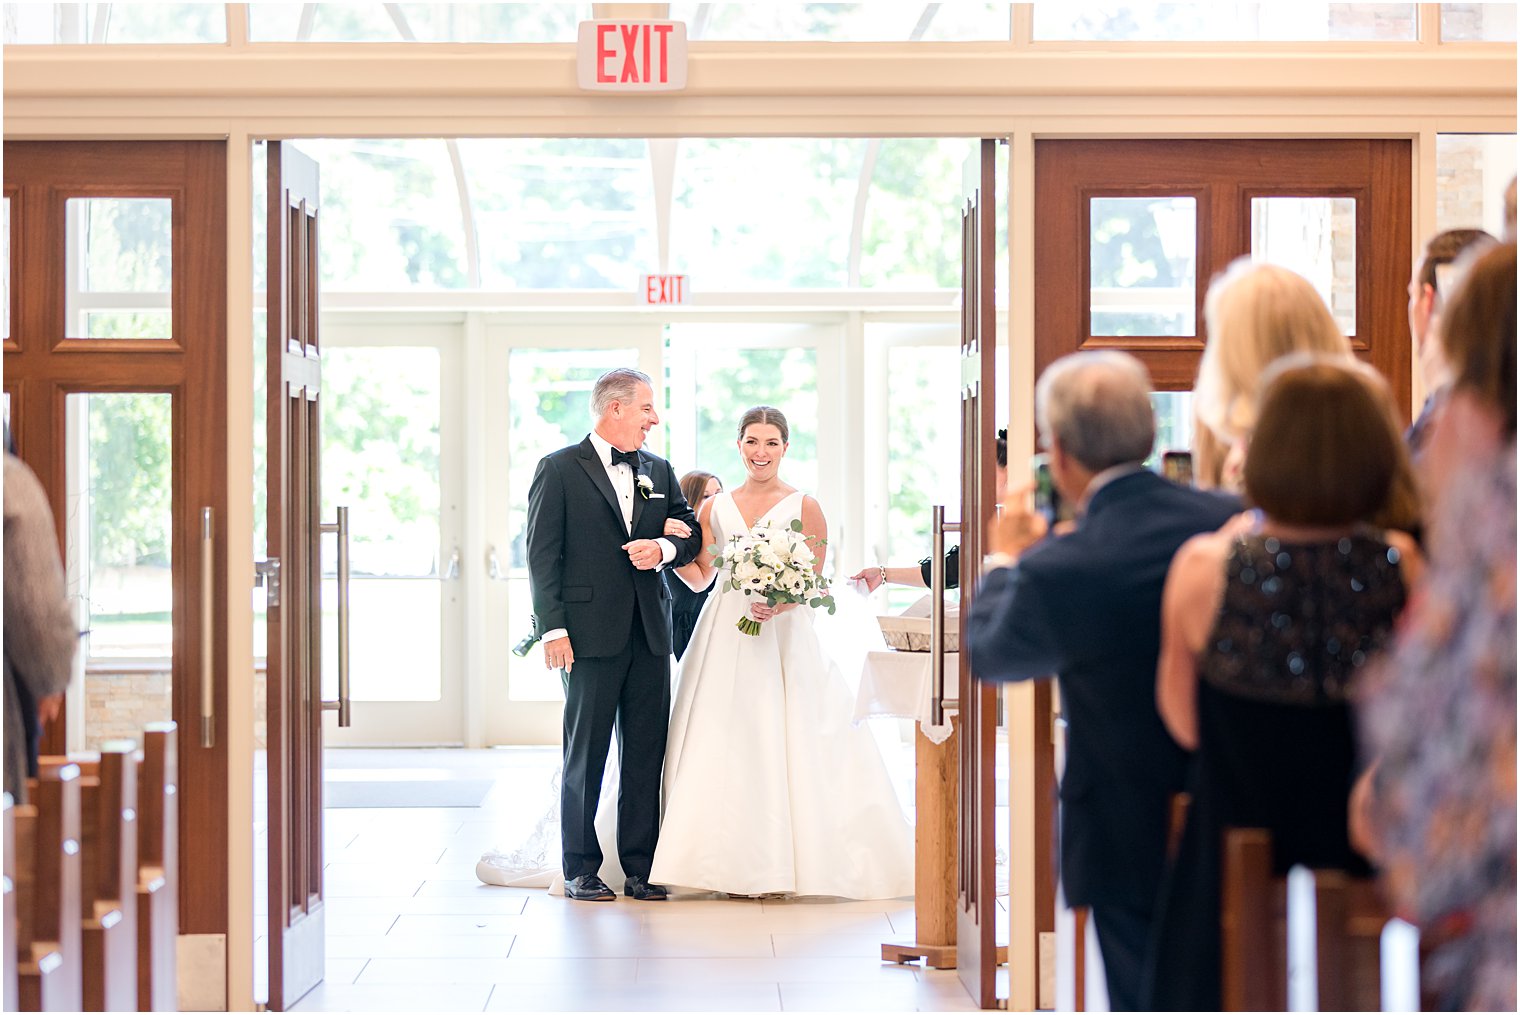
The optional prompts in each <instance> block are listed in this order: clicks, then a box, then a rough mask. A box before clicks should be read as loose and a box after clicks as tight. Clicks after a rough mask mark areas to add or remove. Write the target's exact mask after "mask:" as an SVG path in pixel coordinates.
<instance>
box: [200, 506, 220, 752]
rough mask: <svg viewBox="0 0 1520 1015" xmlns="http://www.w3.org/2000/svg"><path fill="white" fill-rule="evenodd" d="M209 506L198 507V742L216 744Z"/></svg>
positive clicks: (212, 529) (213, 551)
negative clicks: (199, 559)
mask: <svg viewBox="0 0 1520 1015" xmlns="http://www.w3.org/2000/svg"><path fill="white" fill-rule="evenodd" d="M214 518H215V515H214V512H213V509H212V508H208V507H203V508H201V746H202V747H215V746H216V674H215V650H214V645H215V639H216V614H215V610H216V589H215V587H214V586H213V584H212V583H213V582H214V581H215V580H216V528H215V525H214V524H213V520H214Z"/></svg>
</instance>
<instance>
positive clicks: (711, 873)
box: [650, 406, 913, 899]
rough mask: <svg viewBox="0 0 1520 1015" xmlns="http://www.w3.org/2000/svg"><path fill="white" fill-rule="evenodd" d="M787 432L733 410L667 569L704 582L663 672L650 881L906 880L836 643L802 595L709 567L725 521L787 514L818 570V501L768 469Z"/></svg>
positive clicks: (737, 529) (881, 771)
mask: <svg viewBox="0 0 1520 1015" xmlns="http://www.w3.org/2000/svg"><path fill="white" fill-rule="evenodd" d="M789 437H790V433H789V429H788V427H787V422H786V418H785V417H784V416H783V415H782V414H781V412H780V411H779V410H777V409H774V408H771V407H770V406H757V407H755V408H753V409H750V410H749V411H748V412H746V413H745V414H744V416H743V418H742V419H741V420H740V422H739V454H740V457H741V459H742V460H743V464H744V470H745V473H746V479H745V482H744V483H743V484H742V485H741V486H739V487H738V488H736V489H734V490H732V491H725V492H723V493H720V494H718V495H717V496H716V497H713V498H711V499H709V500H708V501H707V502H706V504H704V505H703V508H702V510H701V512H700V514H699V516H698V517H699V520H700V522H701V525H702V545H703V547H704V548H705V549H704V551H703V553H702V554H701V556H699V557H698V558H697V559H696V560H695V561H693V562H692V563H691V564H688V565H687V566H686V567H684V568H682V569H680V570H679V571H678V572H677V574H679V575H680V577H681V579H682V580H683V581H685V582H686V583H687V584H688V585H689V586H691V587H693V588H695V589H702V588H706V587H707V586H708V585H709V584H711V583H712V582H713V580H714V579H715V578H717V581H718V589H717V591H716V593H715V594H713V595H712V596H710V597H709V598H708V600H707V604H706V606H705V607H704V608H703V610H702V614H701V616H700V617H699V618H698V620H697V626H696V629H695V630H694V631H693V632H692V637H691V642H690V644H689V646H688V647H687V650H686V655H685V656H684V657H683V658H682V660H681V668H680V672H679V674H678V676H677V678H676V681H677V682H676V691H675V699H674V705H673V708H672V714H671V717H670V733H669V740H668V741H667V746H666V751H665V816H664V819H663V821H662V822H661V825H660V839H659V844H658V846H657V847H656V849H655V855H654V868H653V870H652V871H651V873H650V881H651V882H653V883H655V884H663V885H672V886H677V887H681V888H695V889H702V890H707V891H720V892H727V893H729V894H732V895H762V894H784V895H829V896H840V897H844V898H852V899H881V898H896V897H900V896H907V895H912V894H913V847H912V838H911V831H910V828H909V825H908V822H907V820H906V818H905V817H904V815H903V812H902V808H901V806H900V805H899V803H898V800H897V795H896V793H895V791H894V789H893V786H892V781H891V777H890V776H889V775H888V773H887V769H886V765H885V763H884V762H883V761H882V757H881V754H880V751H879V750H878V748H877V746H876V741H875V739H874V738H873V736H872V735H871V732H870V730H869V729H868V728H867V727H865V726H856V725H854V724H853V723H852V721H851V720H852V715H853V711H854V707H853V706H854V700H853V698H854V695H853V694H852V692H851V690H850V688H849V685H848V683H847V681H846V678H845V675H844V672H843V671H842V669H841V665H840V659H839V658H838V657H841V656H842V655H843V654H844V653H843V652H842V651H839V650H840V649H848V646H847V645H842V644H837V643H836V641H835V640H834V639H830V638H820V633H819V631H818V629H817V628H818V627H819V626H821V624H820V621H821V619H822V618H821V616H820V615H819V614H815V611H814V610H812V609H809V608H807V607H805V606H804V607H798V606H797V605H794V604H782V605H778V606H775V607H771V606H768V605H766V603H765V600H764V599H763V598H762V597H751V596H747V595H746V594H744V593H743V592H740V591H737V590H735V589H733V588H731V587H730V586H729V584H728V581H727V579H726V577H724V576H722V575H720V574H718V572H717V571H716V569H715V568H714V566H713V558H714V554H713V548H714V547H717V548H722V547H724V546H726V545H727V543H728V540H729V538H730V537H732V536H734V535H735V534H738V533H741V532H745V531H748V530H750V529H753V528H754V527H755V526H757V525H759V524H760V523H762V522H766V521H769V522H772V523H778V524H781V525H788V524H790V523H792V522H793V521H796V520H800V521H801V523H802V531H803V533H804V534H806V535H808V536H812V537H816V539H817V541H818V542H817V543H815V544H814V545H815V546H817V550H816V553H817V561H816V564H815V567H816V568H817V569H818V570H819V571H821V570H822V568H823V563H824V555H825V552H826V547H824V546H822V545H821V544H822V541H823V540H824V539H825V538H826V537H827V535H828V523H827V521H826V520H825V519H824V516H823V511H822V509H821V508H820V507H819V506H818V502H817V501H816V500H815V499H814V498H812V497H811V496H808V495H807V494H805V493H803V492H802V491H800V490H796V489H794V488H792V487H790V486H788V485H787V484H786V483H784V482H782V480H781V478H780V474H779V472H780V468H781V463H782V461H783V460H784V459H785V457H786V451H787V442H788V439H789ZM746 615H747V616H750V617H752V618H754V619H755V620H757V621H759V622H760V633H759V634H758V635H753V636H751V635H747V634H745V633H743V632H742V631H740V630H739V628H738V626H737V622H738V621H739V620H740V618H742V617H744V616H746ZM850 640H851V639H848V638H841V639H838V641H840V642H849V641H850ZM831 649H833V650H835V651H834V652H833V653H832V654H831V651H830V650H831ZM854 663H855V665H856V666H857V668H858V665H859V660H858V659H856V660H855V661H854ZM848 665H849V663H848V662H846V666H848Z"/></svg>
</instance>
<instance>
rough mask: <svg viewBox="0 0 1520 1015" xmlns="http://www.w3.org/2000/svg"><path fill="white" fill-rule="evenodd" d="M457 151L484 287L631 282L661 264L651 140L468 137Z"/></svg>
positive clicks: (620, 286)
mask: <svg viewBox="0 0 1520 1015" xmlns="http://www.w3.org/2000/svg"><path fill="white" fill-rule="evenodd" d="M459 152H460V157H461V159H462V161H463V164H464V170H465V178H466V180H467V181H468V185H469V193H470V201H471V205H472V207H473V210H474V215H475V222H476V225H475V229H476V234H477V235H478V236H479V237H480V240H479V243H480V261H481V277H480V282H479V284H480V285H481V286H483V287H484V288H486V289H498V290H499V289H630V290H631V289H633V288H635V287H636V286H637V285H638V280H639V275H640V274H641V273H649V274H653V273H655V272H658V271H659V260H658V254H657V250H656V246H655V226H656V223H655V213H654V184H653V178H652V176H651V173H650V163H649V144H648V142H646V141H643V140H641V139H619V138H548V139H528V140H473V141H472V140H464V141H460V142H459ZM456 217H457V212H456ZM704 267H705V265H704ZM703 277H704V278H705V276H703Z"/></svg>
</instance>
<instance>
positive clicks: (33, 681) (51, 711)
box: [5, 452, 79, 803]
mask: <svg viewBox="0 0 1520 1015" xmlns="http://www.w3.org/2000/svg"><path fill="white" fill-rule="evenodd" d="M78 643H79V636H78V632H77V631H76V630H75V628H74V615H73V611H72V610H70V608H69V601H68V597H67V595H66V594H65V592H64V584H63V563H62V561H61V560H60V559H59V555H58V534H57V531H56V530H55V529H54V528H53V512H52V509H51V508H50V507H49V506H48V499H47V494H46V493H45V492H44V491H43V489H42V484H41V483H39V482H38V481H37V477H36V476H35V475H33V474H32V470H31V469H28V468H27V467H26V466H25V465H24V464H23V463H22V461H21V459H19V458H17V457H16V456H15V455H13V454H10V453H9V452H7V453H6V455H5V792H7V793H9V794H10V795H11V796H12V797H13V798H14V799H15V800H16V801H17V802H18V803H24V802H25V801H26V779H27V776H28V775H33V776H35V775H36V774H37V745H38V740H39V737H40V735H41V727H42V724H43V723H46V722H48V721H51V720H52V719H54V718H55V717H56V716H57V715H58V709H59V706H60V705H61V704H62V702H63V691H64V688H65V687H67V686H68V683H69V676H70V675H71V674H72V672H73V666H74V652H75V649H76V648H77V647H78Z"/></svg>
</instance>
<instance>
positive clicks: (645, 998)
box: [486, 983, 781, 1011]
mask: <svg viewBox="0 0 1520 1015" xmlns="http://www.w3.org/2000/svg"><path fill="white" fill-rule="evenodd" d="M779 1010H781V999H780V993H779V991H778V990H777V987H776V985H775V984H774V983H728V984H723V985H721V986H720V985H713V986H694V985H689V984H644V983H631V984H615V985H596V986H589V987H579V986H574V985H566V984H529V985H524V984H520V983H513V984H499V985H498V986H497V987H496V990H495V991H493V992H492V994H491V1000H490V1002H489V1003H488V1004H487V1005H486V1011H779Z"/></svg>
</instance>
